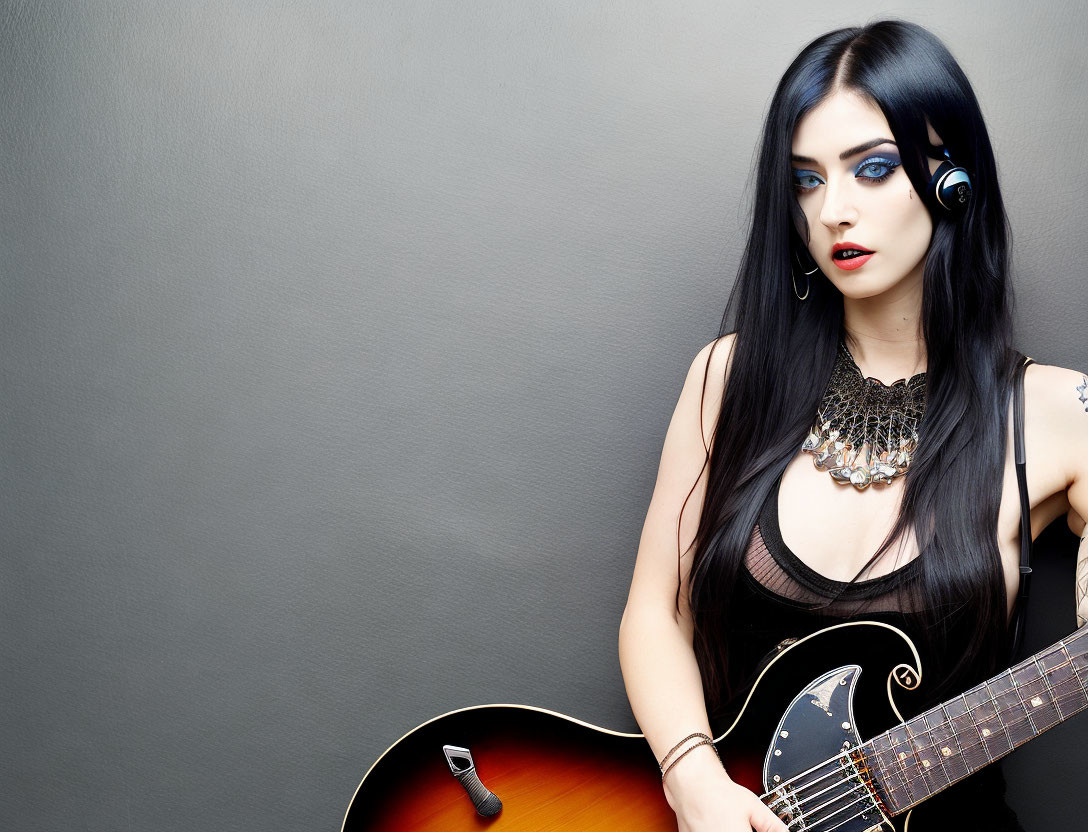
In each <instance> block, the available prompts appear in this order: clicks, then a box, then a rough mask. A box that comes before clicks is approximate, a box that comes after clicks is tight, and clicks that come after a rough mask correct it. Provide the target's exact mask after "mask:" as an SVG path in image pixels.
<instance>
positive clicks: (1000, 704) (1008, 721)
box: [987, 670, 1038, 748]
mask: <svg viewBox="0 0 1088 832" xmlns="http://www.w3.org/2000/svg"><path fill="white" fill-rule="evenodd" d="M987 687H988V688H989V689H990V694H991V696H993V698H994V701H995V703H996V704H997V712H998V714H999V716H1000V717H1001V722H1002V724H1003V725H1004V726H1005V731H1006V732H1007V733H1008V735H1009V740H1010V741H1011V742H1012V746H1013V748H1015V747H1016V746H1018V745H1020V744H1021V743H1025V742H1027V741H1028V740H1030V739H1032V738H1033V737H1034V736H1036V734H1038V731H1036V730H1035V725H1034V724H1033V723H1032V721H1031V714H1029V713H1028V708H1027V706H1025V705H1024V700H1023V699H1022V698H1021V696H1020V690H1019V689H1018V688H1017V687H1016V682H1015V681H1013V678H1012V671H1011V670H1006V671H1005V672H1004V673H1001V674H999V675H997V676H995V677H994V678H993V679H991V680H990V682H988V683H987Z"/></svg>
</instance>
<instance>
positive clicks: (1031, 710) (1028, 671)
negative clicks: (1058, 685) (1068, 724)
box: [1012, 661, 1061, 734]
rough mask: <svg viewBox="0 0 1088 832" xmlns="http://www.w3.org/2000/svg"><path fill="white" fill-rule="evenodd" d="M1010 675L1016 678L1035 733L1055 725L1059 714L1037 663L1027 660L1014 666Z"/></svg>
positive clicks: (1018, 689)
mask: <svg viewBox="0 0 1088 832" xmlns="http://www.w3.org/2000/svg"><path fill="white" fill-rule="evenodd" d="M1012 676H1013V678H1014V679H1015V680H1016V686H1017V691H1018V692H1019V694H1020V698H1021V699H1023V701H1024V707H1025V708H1027V711H1028V715H1029V716H1030V717H1031V724H1032V725H1033V726H1035V733H1036V734H1041V733H1042V732H1043V731H1045V730H1046V729H1047V728H1050V727H1052V726H1054V725H1057V724H1058V722H1060V721H1061V716H1060V715H1059V713H1058V709H1057V707H1055V705H1054V699H1053V694H1052V693H1051V691H1050V688H1049V686H1048V685H1047V683H1046V680H1044V679H1043V672H1042V670H1041V669H1040V667H1039V665H1038V664H1036V663H1035V662H1034V661H1029V662H1028V663H1025V664H1023V665H1021V666H1019V667H1016V668H1014V669H1013V672H1012Z"/></svg>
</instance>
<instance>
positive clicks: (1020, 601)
mask: <svg viewBox="0 0 1088 832" xmlns="http://www.w3.org/2000/svg"><path fill="white" fill-rule="evenodd" d="M1034 363H1035V361H1034V359H1031V358H1028V357H1027V356H1024V360H1023V361H1022V362H1020V364H1019V366H1018V367H1017V368H1016V370H1015V372H1014V374H1013V392H1012V395H1013V400H1012V409H1013V431H1014V437H1013V442H1014V452H1015V454H1016V456H1015V462H1016V485H1017V487H1018V488H1019V489H1020V594H1019V595H1018V596H1017V598H1016V609H1015V611H1014V612H1013V625H1012V626H1013V631H1012V644H1011V650H1012V652H1011V653H1010V656H1009V661H1010V663H1011V662H1013V661H1015V660H1016V658H1017V657H1018V656H1019V654H1020V644H1021V642H1022V641H1023V639H1024V617H1025V615H1026V614H1027V603H1028V589H1029V588H1030V586H1031V502H1030V501H1029V500H1028V481H1027V473H1026V469H1027V459H1026V455H1025V453H1024V373H1025V371H1026V370H1027V368H1028V365H1029V364H1034Z"/></svg>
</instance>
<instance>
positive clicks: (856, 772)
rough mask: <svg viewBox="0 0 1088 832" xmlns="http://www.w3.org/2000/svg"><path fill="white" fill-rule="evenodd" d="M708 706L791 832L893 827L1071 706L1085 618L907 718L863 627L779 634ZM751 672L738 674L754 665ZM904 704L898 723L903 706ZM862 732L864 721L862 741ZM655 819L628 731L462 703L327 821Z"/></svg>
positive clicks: (650, 787) (523, 828)
mask: <svg viewBox="0 0 1088 832" xmlns="http://www.w3.org/2000/svg"><path fill="white" fill-rule="evenodd" d="M757 674H758V675H757V676H756V679H755V681H754V682H753V683H752V684H751V685H749V686H747V687H746V688H745V689H744V691H742V692H741V695H738V696H736V697H734V699H733V703H732V704H731V705H729V706H727V709H726V711H725V715H724V717H722V718H719V721H720V726H725V730H724V732H723V733H722V734H721V735H720V736H718V735H717V730H718V727H720V726H718V727H715V729H714V732H715V735H716V739H715V745H716V747H717V749H718V753H719V755H720V756H721V759H722V762H723V764H724V765H725V768H726V770H727V771H728V772H729V776H730V777H732V778H733V780H735V781H736V782H738V783H740V784H741V785H743V786H744V787H745V788H748V789H751V790H752V791H753V792H755V793H756V794H757V795H759V796H760V799H761V800H762V801H763V802H764V803H766V804H767V805H768V806H770V807H771V809H772V810H773V811H774V812H775V813H776V814H777V815H778V816H779V817H780V818H782V820H783V821H784V822H785V823H786V825H787V826H788V828H789V829H790V830H791V832H798V831H799V830H805V831H806V832H832V830H836V832H864V831H865V830H874V829H888V830H896V832H904V830H908V825H909V821H910V815H911V812H912V811H913V810H914V808H915V807H916V806H918V804H920V803H922V802H923V801H925V800H926V799H928V798H930V797H932V796H934V795H936V794H938V793H939V792H941V791H943V790H944V789H946V788H948V787H949V786H950V785H952V784H954V783H957V782H958V781H960V780H962V779H963V778H965V777H967V776H968V775H970V774H972V773H974V772H975V771H978V770H979V769H981V768H983V767H985V766H987V765H989V764H990V763H992V762H994V761H995V760H998V759H1000V758H1001V757H1004V756H1005V755H1006V754H1008V753H1009V752H1011V751H1013V750H1014V749H1016V748H1017V747H1019V746H1021V745H1023V744H1024V743H1025V742H1027V741H1028V740H1030V739H1033V738H1035V737H1037V736H1038V735H1039V734H1041V733H1042V732H1043V731H1046V730H1048V729H1049V728H1052V727H1053V726H1055V725H1057V724H1058V723H1060V722H1063V721H1065V720H1066V719H1069V718H1070V717H1072V716H1074V715H1075V714H1077V713H1079V712H1081V711H1082V710H1085V709H1086V708H1088V625H1085V626H1083V627H1081V628H1080V629H1079V630H1077V631H1075V632H1074V633H1072V634H1071V635H1070V636H1068V637H1067V638H1065V639H1063V640H1062V641H1059V642H1057V643H1056V644H1054V645H1051V646H1050V647H1048V648H1046V649H1044V650H1041V651H1040V652H1038V653H1036V654H1035V655H1034V656H1031V657H1030V658H1028V659H1026V660H1025V661H1022V662H1020V663H1018V664H1016V665H1014V666H1012V667H1011V668H1009V669H1008V670H1005V671H1004V672H1002V673H999V674H998V675H997V676H994V677H993V678H992V679H989V680H987V681H985V682H983V683H981V684H979V685H976V686H975V687H973V688H971V689H970V690H968V691H965V692H964V693H963V694H961V695H959V696H956V697H954V698H952V699H949V700H948V701H946V702H943V703H942V704H940V705H938V706H936V707H933V708H929V709H927V710H925V711H923V712H920V713H919V712H918V709H917V708H916V707H915V708H912V707H911V704H912V703H915V704H917V703H919V702H922V701H924V700H922V699H921V696H922V694H923V693H924V690H925V689H924V687H923V685H922V679H923V668H922V666H921V660H920V657H919V654H918V651H917V649H916V647H915V645H914V643H913V642H912V641H911V639H910V638H909V637H908V636H907V635H906V634H905V633H904V632H903V631H902V630H899V629H898V628H896V627H894V626H892V625H890V624H885V623H883V622H877V621H856V622H846V623H843V624H837V625H834V626H831V627H827V628H825V629H822V630H818V631H817V632H814V633H812V634H811V635H808V636H806V637H804V638H800V639H787V640H786V641H785V642H783V643H781V644H779V645H778V646H777V647H776V648H775V649H774V650H773V651H771V653H770V654H769V655H768V656H767V657H766V658H765V659H764V660H763V662H762V663H761V665H760V668H759V669H758V670H757ZM754 675H755V674H754ZM904 711H905V712H906V713H909V714H914V716H912V717H911V718H909V719H908V718H904V716H903V712H904ZM862 731H866V732H872V731H882V733H877V734H875V735H872V737H871V739H869V740H867V741H864V742H863V741H862V740H861V737H862V736H863V733H862ZM490 827H494V828H495V829H496V830H503V831H505V830H519V832H530V830H531V832H539V830H549V831H550V830H556V832H562V831H563V830H570V832H573V831H574V830H578V832H593V830H669V831H670V832H675V830H676V828H677V824H676V817H675V814H674V813H673V810H672V809H671V807H670V806H669V805H668V802H667V801H666V800H665V796H664V793H663V791H662V786H661V772H660V770H659V768H658V766H657V761H656V759H655V758H654V756H653V753H652V750H651V749H650V747H649V745H648V744H647V743H646V740H645V737H644V736H643V735H642V734H633V733H621V732H618V731H610V730H608V729H605V728H601V727H599V726H596V725H591V724H590V723H587V722H583V721H581V720H578V719H574V718H572V717H569V716H565V715H563V714H559V713H556V712H555V711H549V710H546V709H544V708H534V707H529V706H523V705H478V706H474V707H469V708H463V709H460V710H456V711H452V712H450V713H447V714H443V715H441V716H438V717H435V718H434V719H431V720H429V721H427V722H425V723H423V724H422V725H420V726H418V727H417V728H414V729H412V730H411V731H409V732H408V733H407V734H405V735H404V736H403V737H401V738H400V739H399V740H398V741H397V742H396V743H395V744H394V745H393V746H392V747H390V748H389V749H388V750H386V751H385V753H383V754H382V755H381V757H379V758H378V760H377V761H376V762H375V763H374V765H372V766H371V767H370V770H369V771H368V772H367V773H366V775H365V776H364V777H363V780H362V782H361V783H360V784H359V787H358V788H357V789H356V791H355V794H354V796H353V797H352V800H351V803H350V805H349V806H348V810H347V814H346V815H345V817H344V823H343V826H342V832H361V830H375V832H407V830H413V832H415V830H441V831H442V832H465V831H466V830H480V829H484V828H490Z"/></svg>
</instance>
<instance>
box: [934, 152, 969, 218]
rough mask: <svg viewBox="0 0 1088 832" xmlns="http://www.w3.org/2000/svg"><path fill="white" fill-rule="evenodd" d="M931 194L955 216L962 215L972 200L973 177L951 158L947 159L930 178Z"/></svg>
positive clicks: (935, 203) (936, 201)
mask: <svg viewBox="0 0 1088 832" xmlns="http://www.w3.org/2000/svg"><path fill="white" fill-rule="evenodd" d="M929 196H930V198H931V199H932V201H933V204H934V205H940V206H941V207H942V208H943V209H944V210H945V211H947V212H948V213H949V214H951V215H952V216H953V217H956V218H959V217H962V216H963V215H964V214H965V213H966V212H967V205H968V203H969V202H970V201H971V177H970V176H969V175H968V173H967V170H966V169H965V168H961V167H960V166H959V165H957V164H955V163H954V162H953V161H952V160H951V159H945V161H943V162H941V164H940V166H939V167H938V168H937V170H936V171H934V173H933V176H931V177H930V179H929Z"/></svg>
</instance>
